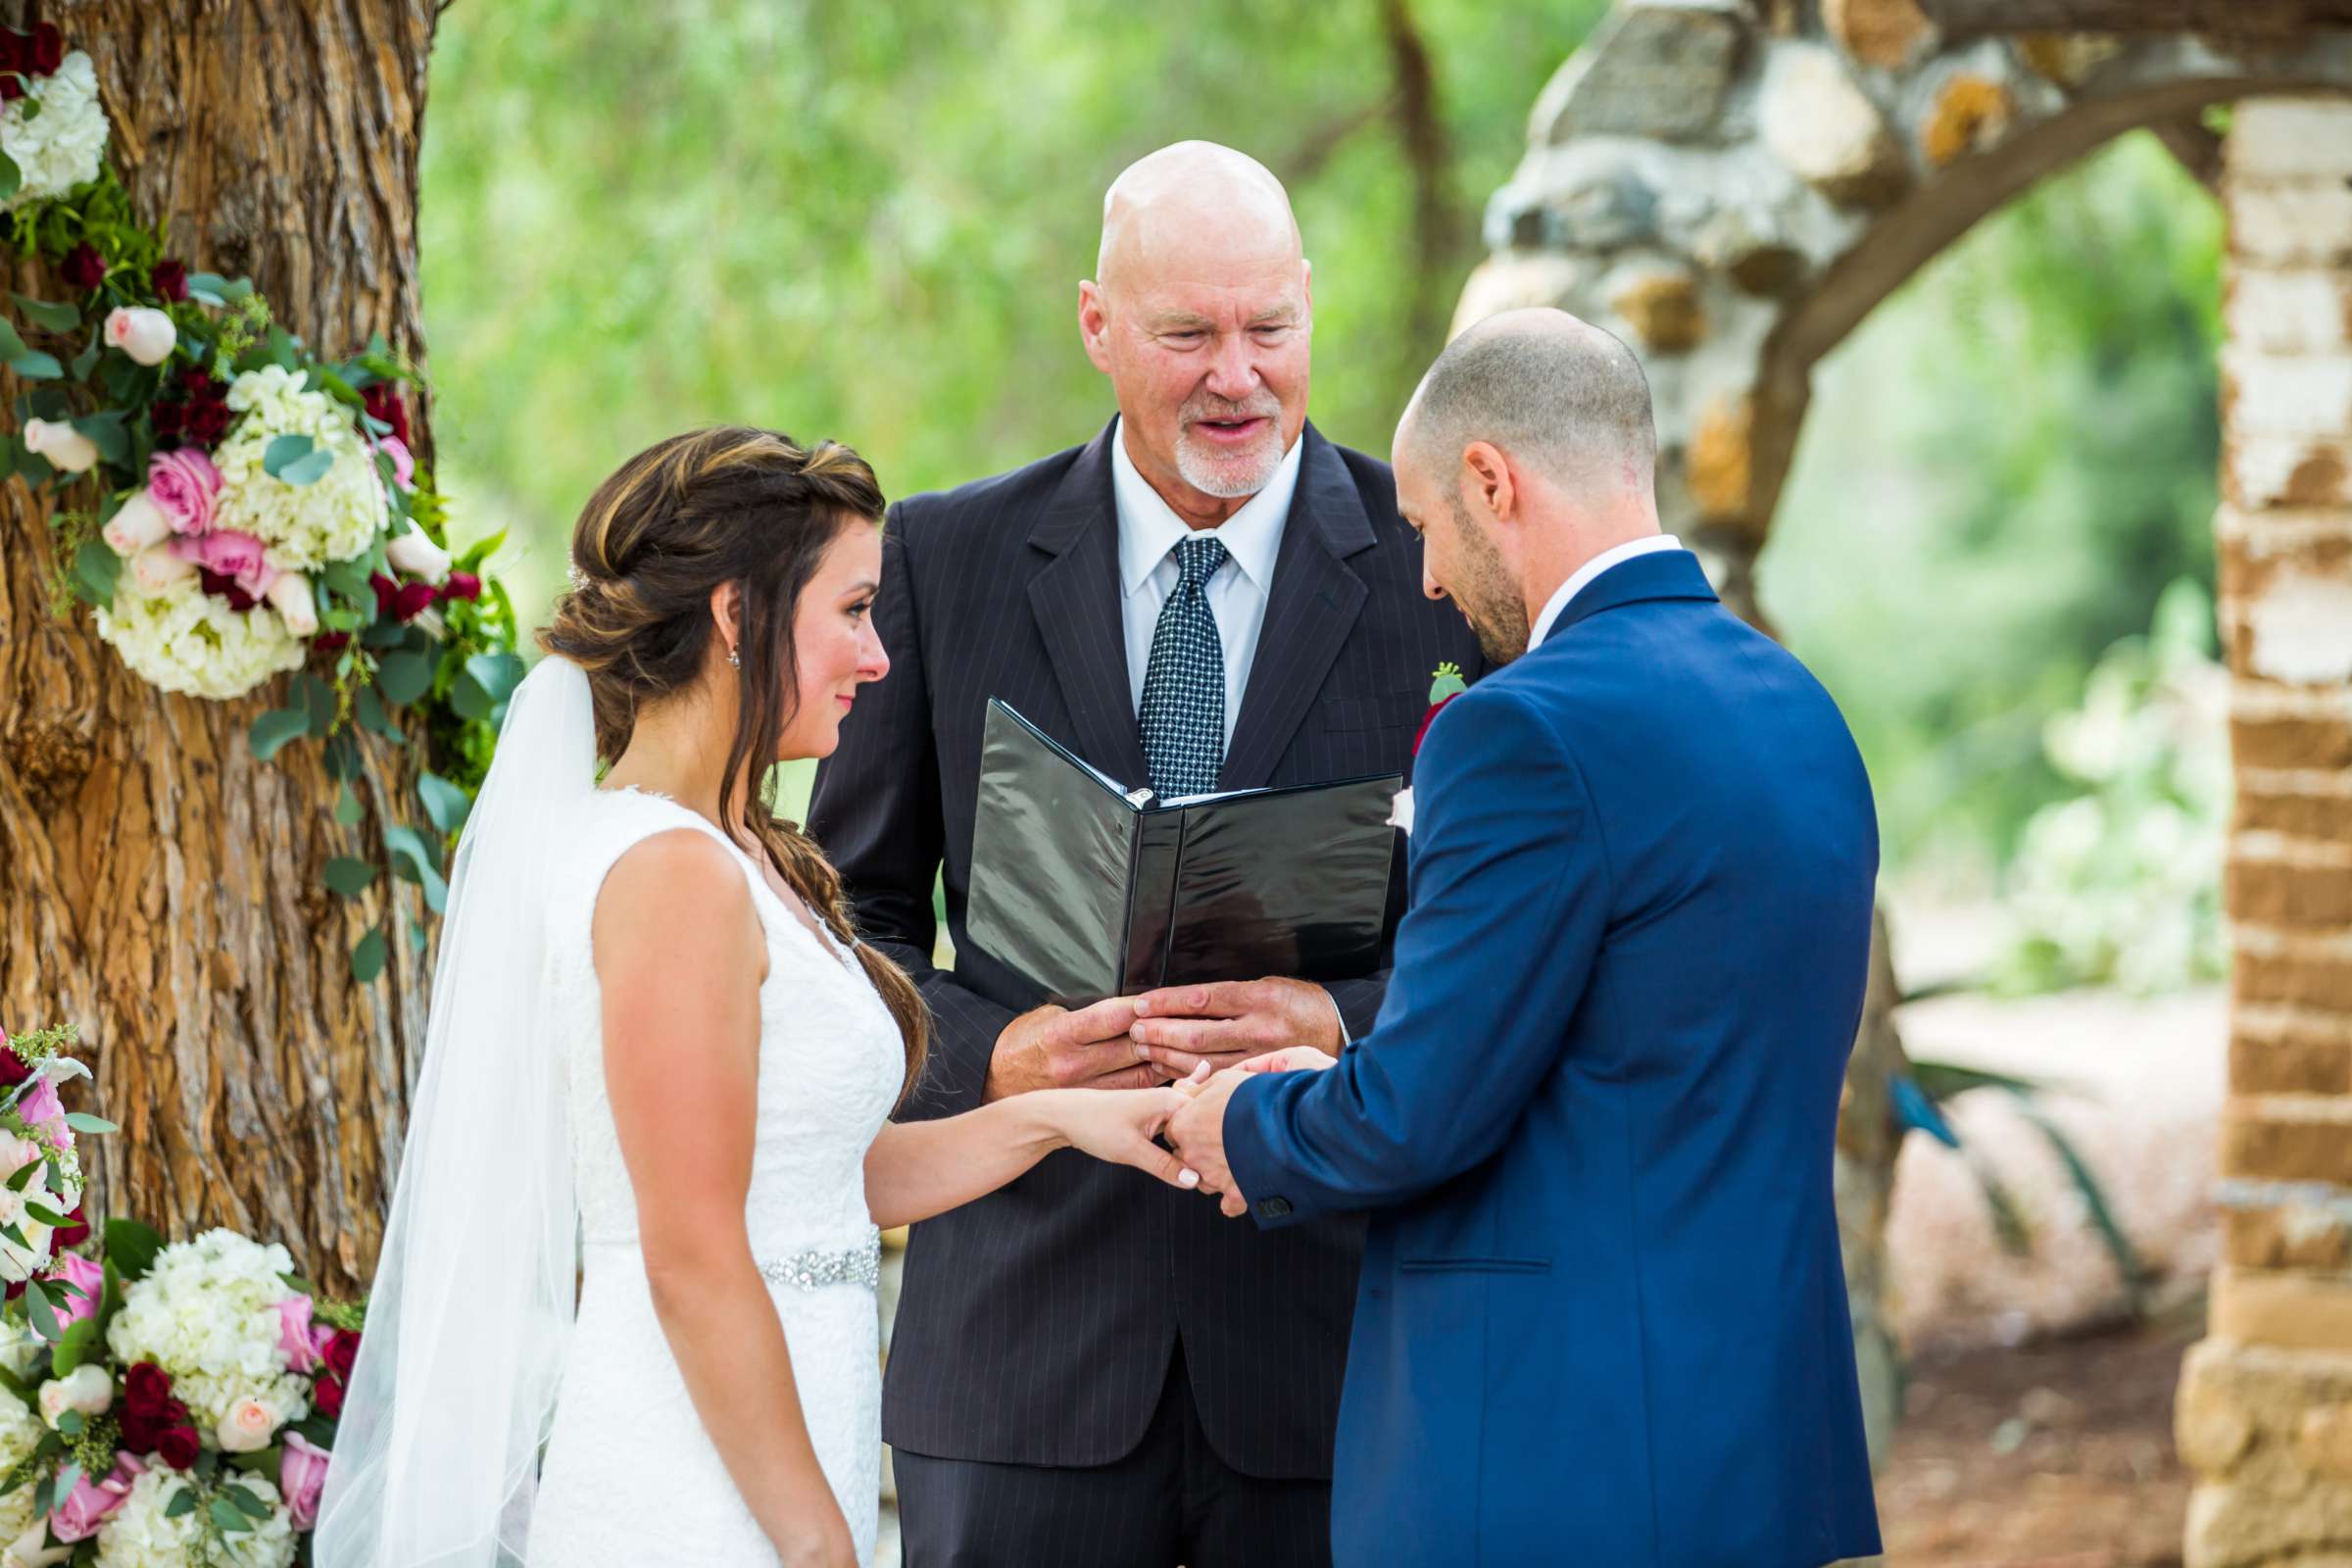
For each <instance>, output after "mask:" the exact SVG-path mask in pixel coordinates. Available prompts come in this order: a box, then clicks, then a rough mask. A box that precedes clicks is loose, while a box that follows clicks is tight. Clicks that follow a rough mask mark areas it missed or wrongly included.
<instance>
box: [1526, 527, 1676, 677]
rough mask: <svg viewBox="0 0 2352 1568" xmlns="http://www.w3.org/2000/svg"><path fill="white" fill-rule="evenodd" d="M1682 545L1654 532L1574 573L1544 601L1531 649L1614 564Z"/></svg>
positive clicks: (1530, 637)
mask: <svg viewBox="0 0 2352 1568" xmlns="http://www.w3.org/2000/svg"><path fill="white" fill-rule="evenodd" d="M1682 548H1683V542H1682V541H1681V540H1680V539H1677V538H1676V537H1675V536H1674V535H1672V534H1670V533H1661V534H1653V535H1651V536H1650V537H1649V538H1647V539H1635V540H1631V541H1629V542H1628V543H1625V544H1621V545H1618V546H1617V547H1616V548H1614V549H1611V550H1603V551H1602V552H1601V553H1600V554H1599V555H1597V556H1594V557H1593V559H1592V560H1591V561H1588V562H1586V563H1585V564H1583V565H1581V566H1579V567H1577V568H1576V570H1574V571H1572V572H1570V573H1569V574H1568V580H1567V581H1566V582H1564V583H1562V584H1560V586H1559V588H1558V590H1557V591H1555V592H1554V593H1553V594H1552V596H1551V598H1550V599H1549V600H1548V601H1547V602H1546V603H1545V604H1544V613H1542V614H1541V615H1538V616H1537V617H1536V623H1535V625H1534V626H1533V627H1531V628H1530V629H1529V631H1528V634H1527V646H1528V648H1529V649H1530V650H1531V651H1532V650H1534V649H1538V648H1541V647H1543V646H1544V637H1545V636H1546V635H1547V634H1548V633H1549V632H1550V631H1551V628H1552V627H1553V626H1554V625H1556V624H1557V623H1558V621H1559V618H1560V615H1561V613H1562V612H1564V611H1565V610H1567V608H1568V601H1569V600H1571V599H1574V598H1575V597H1576V596H1577V595H1578V594H1580V593H1583V592H1584V591H1585V588H1586V586H1587V585H1588V584H1590V583H1591V582H1592V581H1593V578H1595V577H1597V576H1599V575H1600V574H1601V573H1602V572H1604V571H1606V570H1608V569H1609V568H1610V567H1611V566H1614V565H1616V564H1618V563H1620V562H1625V561H1631V560H1633V559H1634V558H1635V557H1636V556H1654V555H1656V554H1657V553H1658V552H1659V551H1661V550H1680V549H1682Z"/></svg>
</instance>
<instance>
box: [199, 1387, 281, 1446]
mask: <svg viewBox="0 0 2352 1568" xmlns="http://www.w3.org/2000/svg"><path fill="white" fill-rule="evenodd" d="M283 1420H284V1417H282V1416H280V1415H279V1414H278V1411H277V1407H276V1406H275V1405H273V1404H271V1403H270V1401H269V1400H267V1399H256V1398H252V1397H246V1398H242V1399H237V1400H234V1401H232V1402H231V1403H230V1404H229V1407H228V1410H227V1413H225V1414H224V1415H222V1416H221V1425H220V1426H219V1427H218V1428H217V1429H216V1430H215V1431H214V1433H213V1439H214V1441H215V1442H217V1443H219V1444H220V1445H221V1452H222V1453H258V1452H260V1451H261V1450H262V1449H264V1448H267V1447H268V1446H270V1439H271V1438H272V1437H274V1436H276V1435H277V1429H278V1427H279V1425H280V1424H281V1423H282V1422H283Z"/></svg>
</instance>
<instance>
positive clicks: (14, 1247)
mask: <svg viewBox="0 0 2352 1568" xmlns="http://www.w3.org/2000/svg"><path fill="white" fill-rule="evenodd" d="M43 1154H44V1151H43V1150H42V1149H41V1147H40V1146H39V1145H38V1144H35V1143H32V1142H31V1141H29V1140H27V1139H23V1138H12V1137H9V1136H7V1135H6V1134H0V1174H5V1175H8V1176H13V1175H15V1174H16V1173H17V1172H18V1171H19V1170H22V1169H23V1168H24V1167H25V1166H26V1165H29V1164H34V1163H39V1162H42V1161H43ZM34 1203H38V1204H40V1205H41V1207H43V1208H45V1209H47V1210H49V1212H50V1213H52V1214H63V1213H64V1212H65V1211H66V1210H67V1209H70V1208H72V1207H73V1199H71V1198H67V1197H64V1196H62V1195H60V1194H57V1193H53V1192H51V1191H49V1177H48V1173H47V1172H46V1171H44V1172H43V1173H42V1174H41V1175H39V1176H36V1177H34V1178H33V1179H32V1180H31V1181H30V1182H28V1183H27V1184H26V1185H25V1190H24V1191H23V1192H12V1191H11V1190H10V1189H9V1188H8V1187H7V1186H6V1184H5V1183H4V1182H0V1229H5V1228H7V1227H9V1226H14V1227H16V1231H17V1234H18V1235H19V1236H22V1237H24V1238H25V1240H24V1241H22V1242H18V1241H12V1240H11V1239H9V1238H8V1237H6V1236H0V1279H4V1280H8V1281H10V1282H12V1283H22V1282H24V1281H25V1280H28V1279H30V1278H32V1277H33V1276H34V1275H35V1274H38V1273H39V1272H40V1271H41V1270H43V1269H45V1268H47V1267H48V1266H49V1260H50V1257H51V1255H52V1249H51V1247H50V1245H49V1244H50V1240H51V1238H52V1237H53V1236H55V1234H56V1233H55V1232H54V1231H52V1230H51V1229H50V1228H49V1227H48V1226H47V1225H44V1224H42V1223H41V1222H40V1221H39V1220H36V1219H34V1218H33V1217H32V1215H31V1214H30V1213H29V1212H27V1210H28V1209H29V1207H30V1205H32V1204H34ZM0 1402H4V1401H0ZM0 1473H4V1472H0Z"/></svg>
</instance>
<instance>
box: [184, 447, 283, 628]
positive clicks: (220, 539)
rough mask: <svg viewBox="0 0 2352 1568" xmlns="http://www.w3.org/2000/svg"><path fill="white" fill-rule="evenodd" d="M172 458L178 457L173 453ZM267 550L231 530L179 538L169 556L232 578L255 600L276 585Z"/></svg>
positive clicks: (217, 530) (249, 535)
mask: <svg viewBox="0 0 2352 1568" xmlns="http://www.w3.org/2000/svg"><path fill="white" fill-rule="evenodd" d="M172 456H173V457H177V456H179V454H178V453H176V452H175V453H173V454H172ZM268 550H269V546H267V545H265V544H263V543H262V542H261V541H260V540H259V539H256V538H255V537H254V536H253V535H251V534H249V533H239V532H237V530H236V529H234V528H215V529H213V530H212V531H211V532H210V533H205V534H199V535H194V536H182V537H181V538H178V539H174V540H172V554H173V555H175V556H177V557H178V558H179V559H180V560H182V561H192V562H194V563H195V564H197V565H199V566H202V567H203V568H204V569H205V570H207V571H212V572H218V573H220V574H221V576H223V577H234V578H235V579H236V581H237V586H238V587H240V588H242V589H244V590H245V591H246V592H247V593H249V594H251V595H253V596H254V597H255V598H256V599H259V598H261V597H262V596H263V595H265V594H267V593H268V592H269V591H270V584H271V583H273V582H275V581H277V568H276V567H275V566H272V565H271V564H270V561H269V557H268V554H267V552H268Z"/></svg>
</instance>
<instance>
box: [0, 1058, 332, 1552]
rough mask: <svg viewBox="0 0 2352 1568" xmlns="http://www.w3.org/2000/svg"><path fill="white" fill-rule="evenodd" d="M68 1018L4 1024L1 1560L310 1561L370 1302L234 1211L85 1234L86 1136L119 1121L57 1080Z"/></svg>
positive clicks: (63, 1069)
mask: <svg viewBox="0 0 2352 1568" xmlns="http://www.w3.org/2000/svg"><path fill="white" fill-rule="evenodd" d="M72 1044H73V1032H72V1030H70V1029H55V1030H46V1031H42V1032H41V1033H38V1034H33V1035H25V1036H21V1037H19V1038H17V1039H15V1040H11V1039H10V1038H9V1037H8V1034H7V1032H6V1031H5V1030H0V1078H7V1079H9V1080H10V1081H11V1083H12V1085H13V1087H12V1090H11V1093H10V1095H9V1096H8V1097H7V1099H6V1101H5V1104H6V1108H5V1109H4V1110H0V1125H4V1126H5V1129H6V1130H5V1135H4V1136H0V1172H13V1174H8V1175H6V1176H5V1177H0V1190H5V1192H6V1193H7V1194H8V1198H9V1201H7V1202H5V1203H0V1213H5V1214H6V1215H8V1219H7V1222H6V1223H5V1224H0V1243H5V1248H6V1250H5V1252H4V1253H0V1273H4V1274H5V1275H6V1277H7V1279H8V1281H9V1282H10V1283H9V1288H8V1289H9V1298H10V1299H9V1302H8V1305H7V1307H6V1309H5V1310H4V1311H0V1568H55V1565H58V1564H72V1565H74V1568H176V1565H182V1564H197V1563H219V1564H238V1565H243V1568H285V1565H287V1564H291V1563H296V1562H306V1561H308V1559H309V1535H308V1533H309V1531H310V1530H311V1529H312V1527H313V1526H314V1525H316V1523H317V1522H318V1513H319V1492H320V1490H321V1489H322V1488H323V1487H324V1486H325V1484H326V1468H327V1462H328V1456H329V1454H330V1453H331V1452H332V1451H333V1448H334V1440H335V1423H336V1420H337V1418H338V1417H339V1416H340V1415H341V1413H342V1408H343V1391H344V1387H345V1383H346V1380H347V1379H348V1378H349V1377H350V1375H351V1368H352V1364H353V1362H354V1360H355V1359H356V1357H357V1356H358V1353H359V1341H360V1328H361V1325H362V1321H363V1318H364V1309H363V1308H361V1307H359V1306H357V1305H351V1304H343V1303H332V1302H324V1301H320V1300H319V1299H317V1297H316V1295H315V1293H313V1292H312V1291H311V1290H310V1289H309V1287H307V1286H306V1285H304V1284H303V1282H302V1281H301V1280H300V1279H298V1278H297V1277H296V1276H295V1275H294V1273H293V1260H292V1258H290V1257H289V1256H288V1255H287V1253H286V1250H285V1249H284V1248H283V1247H280V1246H277V1245H275V1244H270V1245H267V1246H265V1245H264V1244H262V1243H260V1242H255V1241H252V1240H249V1239H248V1238H246V1237H243V1236H240V1235H238V1234H237V1233H236V1232H234V1231H229V1230H215V1231H208V1232H206V1233H205V1234H204V1235H202V1236H199V1237H197V1238H195V1239H194V1240H192V1241H186V1242H177V1243H173V1244H172V1245H170V1246H167V1245H165V1244H164V1242H163V1240H162V1239H161V1238H160V1237H159V1236H157V1235H156V1233H155V1232H154V1231H152V1230H150V1229H149V1228H148V1227H146V1226H144V1225H141V1224H138V1223H137V1222H135V1221H131V1220H110V1221H109V1222H108V1223H107V1225H106V1227H105V1238H104V1245H103V1247H101V1248H100V1249H99V1250H97V1252H96V1254H95V1255H85V1251H84V1250H76V1249H83V1248H84V1247H85V1244H86V1243H87V1241H88V1239H89V1236H90V1232H89V1229H88V1228H87V1227H86V1226H84V1225H82V1224H81V1223H80V1222H79V1209H78V1207H77V1206H76V1207H75V1208H74V1209H73V1211H72V1212H71V1213H67V1212H60V1207H61V1205H62V1204H63V1203H64V1202H65V1201H67V1199H68V1195H69V1194H71V1195H72V1201H73V1202H74V1203H75V1204H78V1201H79V1195H80V1186H81V1179H80V1172H79V1167H78V1166H77V1165H76V1164H75V1163H74V1159H73V1140H74V1135H75V1134H76V1133H92V1134H95V1133H104V1132H112V1131H114V1130H115V1129H114V1127H113V1125H112V1124H111V1123H108V1122H105V1121H102V1120H100V1119H99V1118H97V1117H95V1116H89V1115H83V1114H79V1113H73V1112H68V1111H66V1110H65V1109H64V1108H63V1107H62V1105H61V1104H60V1103H59V1101H58V1096H57V1086H58V1085H59V1084H60V1083H62V1082H65V1081H66V1080H68V1079H71V1078H74V1077H86V1076H88V1070H87V1069H86V1068H84V1067H82V1066H81V1064H80V1063H79V1062H78V1061H75V1060H74V1059H73V1057H72V1056H70V1055H68V1054H65V1048H66V1047H68V1046H70V1045H72Z"/></svg>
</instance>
